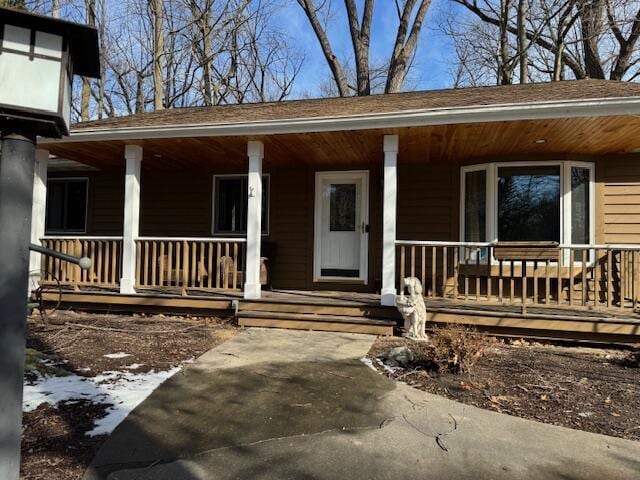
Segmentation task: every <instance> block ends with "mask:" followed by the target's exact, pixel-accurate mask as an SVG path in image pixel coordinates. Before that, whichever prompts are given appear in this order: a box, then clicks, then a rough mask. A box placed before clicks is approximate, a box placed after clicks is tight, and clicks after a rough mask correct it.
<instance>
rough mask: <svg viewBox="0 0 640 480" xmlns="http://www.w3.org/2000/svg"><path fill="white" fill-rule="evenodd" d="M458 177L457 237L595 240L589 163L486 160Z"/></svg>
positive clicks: (578, 242)
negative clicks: (459, 210) (458, 222)
mask: <svg viewBox="0 0 640 480" xmlns="http://www.w3.org/2000/svg"><path fill="white" fill-rule="evenodd" d="M460 178H461V195H462V196H461V214H460V230H461V235H460V239H461V240H462V241H466V242H492V241H521V242H536V241H555V242H558V243H561V244H562V243H571V244H576V245H586V244H592V243H593V242H594V233H593V221H594V219H593V215H594V207H593V182H594V167H593V164H591V163H581V162H530V163H526V162H513V163H488V164H484V165H473V166H470V167H463V168H462V170H461V176H460Z"/></svg>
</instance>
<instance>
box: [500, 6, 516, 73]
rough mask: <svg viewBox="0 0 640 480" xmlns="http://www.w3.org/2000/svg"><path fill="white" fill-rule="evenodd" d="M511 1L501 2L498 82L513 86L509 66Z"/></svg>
mask: <svg viewBox="0 0 640 480" xmlns="http://www.w3.org/2000/svg"><path fill="white" fill-rule="evenodd" d="M510 3H511V0H500V66H499V69H498V70H499V72H498V77H499V78H498V82H499V83H500V84H501V85H511V83H512V81H513V79H512V75H511V74H512V71H513V69H512V68H511V66H510V65H509V63H510V62H509V10H510V6H511V5H510Z"/></svg>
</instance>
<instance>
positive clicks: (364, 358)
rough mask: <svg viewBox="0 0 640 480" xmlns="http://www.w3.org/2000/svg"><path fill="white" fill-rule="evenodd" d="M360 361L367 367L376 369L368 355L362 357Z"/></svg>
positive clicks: (375, 370)
mask: <svg viewBox="0 0 640 480" xmlns="http://www.w3.org/2000/svg"><path fill="white" fill-rule="evenodd" d="M360 361H361V362H362V363H364V364H365V365H366V366H367V367H369V368H370V369H371V370H373V371H374V372H377V371H378V369H377V368H376V367H375V366H374V365H373V362H372V361H371V359H370V358H369V357H362V358H361V359H360Z"/></svg>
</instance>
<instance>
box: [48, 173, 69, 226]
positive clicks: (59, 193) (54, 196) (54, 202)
mask: <svg viewBox="0 0 640 480" xmlns="http://www.w3.org/2000/svg"><path fill="white" fill-rule="evenodd" d="M64 192H65V184H64V183H63V182H49V185H48V186H47V217H46V230H58V231H61V230H63V229H64V197H65V193H64Z"/></svg>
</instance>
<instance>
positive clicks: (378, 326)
mask: <svg viewBox="0 0 640 480" xmlns="http://www.w3.org/2000/svg"><path fill="white" fill-rule="evenodd" d="M238 324H239V325H240V326H242V327H271V328H290V329H296V330H321V331H331V332H349V333H368V334H373V335H393V327H394V326H395V325H396V321H395V320H392V319H385V318H370V317H363V316H345V315H327V314H318V313H297V312H273V311H265V310H245V309H242V310H240V309H239V311H238Z"/></svg>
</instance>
